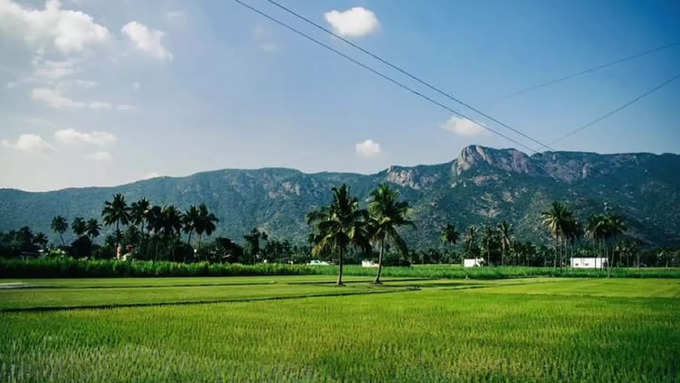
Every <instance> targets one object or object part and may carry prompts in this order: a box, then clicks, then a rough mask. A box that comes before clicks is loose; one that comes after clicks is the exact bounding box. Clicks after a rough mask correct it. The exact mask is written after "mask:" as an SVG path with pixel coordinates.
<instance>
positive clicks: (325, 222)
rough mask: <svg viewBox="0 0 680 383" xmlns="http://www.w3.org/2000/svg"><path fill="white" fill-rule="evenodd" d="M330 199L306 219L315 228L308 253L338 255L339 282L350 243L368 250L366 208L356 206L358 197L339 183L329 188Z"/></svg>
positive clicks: (340, 284)
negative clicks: (327, 203) (328, 202)
mask: <svg viewBox="0 0 680 383" xmlns="http://www.w3.org/2000/svg"><path fill="white" fill-rule="evenodd" d="M331 190H332V192H333V200H332V202H331V203H330V205H328V206H323V207H321V208H320V209H319V210H315V211H312V212H310V213H309V214H308V215H307V222H308V223H309V224H311V225H314V227H315V233H314V237H313V241H314V247H313V248H312V254H313V255H314V256H319V255H320V254H322V253H324V252H331V253H332V254H335V255H337V257H338V267H339V269H338V282H337V284H338V285H339V286H342V285H343V282H342V273H343V262H344V256H345V252H346V251H347V249H348V248H349V247H350V246H355V247H359V248H361V249H363V250H368V249H370V241H369V239H370V238H369V237H370V236H369V231H368V227H367V225H368V223H367V221H368V211H366V210H365V209H361V208H360V207H359V200H358V199H357V198H356V197H353V196H352V195H351V193H350V188H349V186H347V185H345V184H343V185H342V186H340V187H334V188H333V189H331Z"/></svg>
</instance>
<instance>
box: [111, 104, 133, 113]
mask: <svg viewBox="0 0 680 383" xmlns="http://www.w3.org/2000/svg"><path fill="white" fill-rule="evenodd" d="M116 109H117V110H120V111H123V112H124V111H128V110H135V109H136V108H135V106H134V105H127V104H120V105H117V106H116Z"/></svg>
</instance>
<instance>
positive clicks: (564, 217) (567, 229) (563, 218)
mask: <svg viewBox="0 0 680 383" xmlns="http://www.w3.org/2000/svg"><path fill="white" fill-rule="evenodd" d="M541 218H542V220H543V224H544V225H546V226H547V227H548V230H549V231H550V234H551V235H552V236H553V238H554V239H555V263H554V264H553V267H557V257H558V248H559V246H560V244H562V245H564V244H565V242H566V239H567V237H568V236H569V235H570V233H571V231H572V229H573V228H574V227H575V225H574V216H573V214H572V212H571V211H570V210H569V208H568V207H567V206H566V205H564V204H561V203H559V202H553V203H552V205H551V207H550V209H549V210H548V211H544V212H542V213H541ZM560 265H561V261H560Z"/></svg>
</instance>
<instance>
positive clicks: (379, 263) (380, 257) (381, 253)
mask: <svg viewBox="0 0 680 383" xmlns="http://www.w3.org/2000/svg"><path fill="white" fill-rule="evenodd" d="M384 251H385V238H383V239H381V240H380V255H379V256H378V275H377V276H376V277H375V282H374V283H375V284H376V285H379V284H381V283H382V282H380V273H382V263H383V252H384Z"/></svg>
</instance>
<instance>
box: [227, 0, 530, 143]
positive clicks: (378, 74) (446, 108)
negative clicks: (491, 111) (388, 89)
mask: <svg viewBox="0 0 680 383" xmlns="http://www.w3.org/2000/svg"><path fill="white" fill-rule="evenodd" d="M234 1H235V2H236V3H237V4H239V5H241V6H243V7H245V8H248V9H250V10H251V11H253V12H255V13H257V14H259V15H260V16H262V17H264V18H266V19H268V20H270V21H272V22H274V23H276V24H278V25H280V26H282V27H284V28H286V29H288V30H290V31H291V32H294V33H295V34H298V35H300V36H302V37H304V38H305V39H307V40H309V41H311V42H313V43H315V44H317V45H319V46H321V47H323V48H326V49H328V50H329V51H331V52H333V53H335V54H337V55H338V56H340V57H342V58H344V59H346V60H348V61H350V62H351V63H353V64H355V65H358V66H360V67H361V68H363V69H366V70H368V71H369V72H371V73H373V74H375V75H376V76H378V77H380V78H382V79H384V80H387V81H389V82H391V83H392V84H394V85H396V86H398V87H400V88H402V89H404V90H406V91H408V92H410V93H412V94H414V95H416V96H418V97H421V98H422V99H424V100H426V101H428V102H430V103H432V104H434V105H437V106H439V107H440V108H442V109H444V110H446V111H448V112H450V113H453V114H455V115H457V116H460V117H463V118H465V119H467V120H470V121H472V122H473V123H475V124H477V125H479V126H480V127H482V128H484V129H486V130H488V131H490V132H492V133H494V134H496V135H498V136H500V137H503V138H505V139H506V140H508V141H510V142H513V143H515V144H517V145H519V146H521V147H523V148H525V149H527V150H529V151H531V152H538V151H537V150H535V149H533V148H531V147H529V146H527V145H525V144H523V143H521V142H519V141H517V140H515V139H513V138H512V137H509V136H507V135H505V134H503V133H501V132H499V131H497V130H495V129H493V128H490V127H488V126H486V125H485V124H483V123H481V122H478V121H475V120H474V119H472V118H471V117H468V116H466V115H465V114H463V113H461V112H458V111H456V110H454V109H452V108H451V107H449V106H447V105H444V104H442V103H440V102H439V101H436V100H434V99H432V98H431V97H428V96H426V95H424V94H422V93H420V92H419V91H417V90H415V89H413V88H410V87H408V86H407V85H405V84H403V83H401V82H399V81H397V80H395V79H393V78H392V77H390V76H388V75H386V74H384V73H382V72H379V71H378V70H376V69H373V68H372V67H370V66H368V65H366V64H364V63H362V62H360V61H357V60H356V59H354V58H352V57H350V56H348V55H346V54H344V53H342V52H340V51H339V50H337V49H335V48H333V47H331V46H330V45H328V44H325V43H323V42H321V41H319V40H317V39H315V38H314V37H312V36H310V35H308V34H306V33H304V32H302V31H300V30H298V29H295V28H294V27H292V26H290V25H288V24H286V23H284V22H283V21H280V20H278V19H276V18H274V17H273V16H270V15H268V14H266V13H264V12H263V11H261V10H259V9H257V8H255V7H253V6H251V5H249V4H246V3H244V2H243V1H241V0H234Z"/></svg>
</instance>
